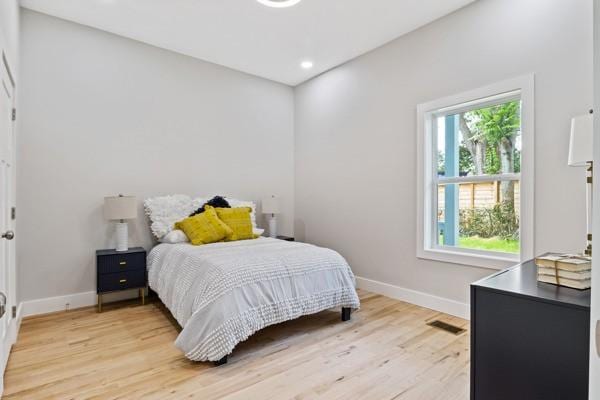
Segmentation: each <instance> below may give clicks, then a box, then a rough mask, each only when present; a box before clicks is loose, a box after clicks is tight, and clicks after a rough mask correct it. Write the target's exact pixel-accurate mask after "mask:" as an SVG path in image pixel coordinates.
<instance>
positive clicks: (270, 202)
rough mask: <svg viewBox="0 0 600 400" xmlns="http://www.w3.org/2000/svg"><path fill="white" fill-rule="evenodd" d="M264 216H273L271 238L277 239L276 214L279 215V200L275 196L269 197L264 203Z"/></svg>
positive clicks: (270, 229)
mask: <svg viewBox="0 0 600 400" xmlns="http://www.w3.org/2000/svg"><path fill="white" fill-rule="evenodd" d="M262 212H263V214H271V218H270V219H269V236H270V237H272V238H274V237H277V219H276V218H275V215H276V214H279V199H278V198H277V197H275V196H271V197H267V198H265V199H263V201H262Z"/></svg>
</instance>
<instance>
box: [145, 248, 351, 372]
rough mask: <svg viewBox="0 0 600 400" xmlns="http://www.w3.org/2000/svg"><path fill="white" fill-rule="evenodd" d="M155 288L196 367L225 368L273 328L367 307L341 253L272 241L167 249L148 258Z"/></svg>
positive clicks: (178, 341)
mask: <svg viewBox="0 0 600 400" xmlns="http://www.w3.org/2000/svg"><path fill="white" fill-rule="evenodd" d="M148 281H149V285H150V287H151V288H152V289H153V290H154V291H156V292H157V293H158V295H159V297H160V299H161V300H162V302H163V303H164V304H165V305H166V306H167V307H168V308H169V310H170V311H171V313H172V314H173V316H174V317H175V318H176V319H177V321H178V322H179V324H180V325H181V326H182V327H183V330H182V331H181V333H180V334H179V337H178V338H177V340H176V342H175V345H176V346H177V347H178V348H179V349H181V350H182V351H183V352H184V353H185V355H186V357H188V358H189V359H191V360H194V361H217V360H220V359H221V358H223V357H224V356H226V355H228V354H229V353H231V352H232V350H233V348H234V347H235V346H236V345H237V344H238V343H239V342H242V341H244V340H246V339H247V338H248V337H249V336H250V335H252V334H253V333H254V332H256V331H258V330H260V329H262V328H264V327H266V326H269V325H273V324H277V323H280V322H283V321H287V320H291V319H295V318H298V317H300V316H302V315H308V314H313V313H316V312H319V311H322V310H326V309H329V308H334V307H351V308H358V307H359V306H360V301H359V299H358V295H357V294H356V290H355V288H354V287H355V280H354V275H353V274H352V271H351V270H350V267H349V266H348V263H346V260H344V258H343V257H342V256H340V255H339V254H338V253H337V252H335V251H333V250H330V249H325V248H321V247H317V246H313V245H310V244H305V243H298V242H286V241H283V240H277V239H270V238H260V239H255V240H243V241H237V242H228V243H214V244H209V245H204V246H192V245H190V244H188V243H182V244H159V245H158V246H156V247H155V248H153V249H152V251H151V252H150V254H149V256H148Z"/></svg>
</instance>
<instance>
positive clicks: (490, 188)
mask: <svg viewBox="0 0 600 400" xmlns="http://www.w3.org/2000/svg"><path fill="white" fill-rule="evenodd" d="M519 204H520V182H519V181H501V182H499V181H488V182H478V183H460V184H458V183H453V184H440V185H438V205H437V225H438V235H437V239H438V244H439V245H444V246H453V247H457V248H467V249H477V250H488V251H497V252H504V253H515V254H518V253H519V250H520V241H519V220H520V207H519Z"/></svg>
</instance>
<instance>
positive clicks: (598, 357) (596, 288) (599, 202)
mask: <svg viewBox="0 0 600 400" xmlns="http://www.w3.org/2000/svg"><path fill="white" fill-rule="evenodd" d="M594 114H595V117H594V160H596V161H595V165H596V168H595V170H596V171H595V177H594V179H595V182H594V204H593V206H592V207H593V209H594V210H595V212H594V213H593V218H594V220H593V225H592V239H593V243H592V248H593V249H594V251H595V252H596V254H598V249H600V212H598V210H600V185H599V184H598V178H597V177H598V176H600V175H599V174H598V160H600V115H599V114H600V0H594ZM597 321H600V262H599V260H598V257H594V258H593V259H592V310H591V321H590V322H591V325H590V326H591V336H590V338H591V340H590V400H595V399H599V398H600V354H598V352H597V351H596V346H598V348H600V342H598V338H599V337H600V336H597V335H600V332H598V331H597V330H596V322H597Z"/></svg>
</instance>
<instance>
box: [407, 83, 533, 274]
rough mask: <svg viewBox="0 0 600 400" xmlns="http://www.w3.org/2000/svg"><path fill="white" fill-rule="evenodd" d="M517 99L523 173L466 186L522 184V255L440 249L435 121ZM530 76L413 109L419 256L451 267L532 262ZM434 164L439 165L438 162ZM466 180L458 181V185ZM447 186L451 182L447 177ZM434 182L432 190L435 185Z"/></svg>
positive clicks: (474, 179) (485, 178)
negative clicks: (501, 182)
mask: <svg viewBox="0 0 600 400" xmlns="http://www.w3.org/2000/svg"><path fill="white" fill-rule="evenodd" d="M517 98H520V100H521V173H520V174H510V175H509V174H502V175H487V176H474V177H470V180H469V182H477V181H490V180H508V179H513V180H514V179H519V180H520V202H521V203H520V214H521V217H520V221H519V222H520V223H519V239H520V253H519V254H509V253H499V252H493V251H482V250H476V249H465V248H460V247H452V246H443V245H438V243H437V240H436V234H437V170H434V161H437V160H434V153H435V154H437V152H434V146H435V143H436V137H435V124H434V123H433V122H434V121H435V119H436V118H437V117H438V116H440V115H446V114H448V115H450V114H456V113H460V112H461V111H465V110H466V109H473V108H474V107H485V106H486V105H494V104H498V103H502V102H503V101H510V100H514V99H517ZM534 110H535V109H534V75H533V74H530V75H525V76H520V77H517V78H513V79H508V80H505V81H502V82H497V83H494V84H491V85H488V86H484V87H481V88H478V89H474V90H469V91H466V92H463V93H459V94H456V95H452V96H448V97H444V98H441V99H438V100H434V101H430V102H427V103H423V104H419V105H418V106H417V257H418V258H422V259H428V260H436V261H444V262H448V263H453V264H460V265H467V266H474V267H482V268H491V269H502V268H507V267H509V266H511V265H514V264H516V263H518V262H523V261H526V260H529V259H532V258H533V255H534V242H533V228H534V190H533V189H534V153H535V152H534V135H535V126H534ZM435 165H437V162H436V164H435ZM462 181H464V178H461V183H462ZM444 182H445V183H451V182H452V179H451V178H445V179H444ZM434 184H435V187H434Z"/></svg>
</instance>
